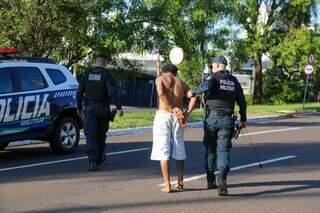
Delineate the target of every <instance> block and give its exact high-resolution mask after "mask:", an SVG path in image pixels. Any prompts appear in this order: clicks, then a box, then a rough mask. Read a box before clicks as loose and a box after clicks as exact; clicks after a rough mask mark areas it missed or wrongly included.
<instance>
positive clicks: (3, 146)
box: [0, 142, 9, 151]
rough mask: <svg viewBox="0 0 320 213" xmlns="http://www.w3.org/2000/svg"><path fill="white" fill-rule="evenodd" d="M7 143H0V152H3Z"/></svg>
mask: <svg viewBox="0 0 320 213" xmlns="http://www.w3.org/2000/svg"><path fill="white" fill-rule="evenodd" d="M8 144H9V142H1V143H0V151H3V150H4V149H5V148H6V147H7V146H8Z"/></svg>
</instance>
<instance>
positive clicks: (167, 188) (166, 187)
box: [161, 186, 171, 193]
mask: <svg viewBox="0 0 320 213" xmlns="http://www.w3.org/2000/svg"><path fill="white" fill-rule="evenodd" d="M161 191H162V192H166V193H170V192H171V189H170V186H169V187H168V186H165V187H163V188H162V189H161Z"/></svg>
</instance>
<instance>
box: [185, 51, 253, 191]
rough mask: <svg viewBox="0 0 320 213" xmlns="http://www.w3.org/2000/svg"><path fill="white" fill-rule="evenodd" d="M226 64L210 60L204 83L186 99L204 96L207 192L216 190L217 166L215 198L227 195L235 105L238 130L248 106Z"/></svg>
mask: <svg viewBox="0 0 320 213" xmlns="http://www.w3.org/2000/svg"><path fill="white" fill-rule="evenodd" d="M226 65H227V60H226V58H225V57H224V56H217V57H215V58H213V60H212V72H211V73H210V75H209V76H208V77H207V79H206V80H205V81H204V82H203V83H202V84H201V85H200V86H199V87H198V88H196V89H194V90H193V91H191V92H190V93H189V94H188V96H189V97H192V96H195V95H199V94H201V93H205V94H206V116H205V120H204V138H203V144H204V146H205V168H206V172H207V182H208V189H213V188H217V185H216V180H215V174H214V172H215V168H216V166H217V167H218V169H219V170H220V176H219V178H218V195H227V194H228V190H227V181H226V179H227V173H228V172H229V170H230V166H229V162H230V149H231V146H232V144H231V139H232V135H233V131H234V127H235V120H236V117H235V116H234V106H235V102H237V104H238V105H239V108H240V116H241V118H240V127H245V126H246V120H247V118H246V108H247V104H246V101H245V97H244V95H243V90H242V88H241V85H240V83H239V82H238V80H237V79H236V78H235V77H234V76H233V75H231V74H230V73H229V71H227V70H226Z"/></svg>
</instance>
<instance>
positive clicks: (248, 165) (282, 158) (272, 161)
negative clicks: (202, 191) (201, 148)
mask: <svg viewBox="0 0 320 213" xmlns="http://www.w3.org/2000/svg"><path fill="white" fill-rule="evenodd" d="M296 157H297V156H295V155H289V156H285V157H281V158H274V159H270V160H265V161H261V162H256V163H250V164H246V165H242V166H236V167H233V168H231V169H230V171H237V170H240V169H245V168H249V167H254V166H259V163H261V164H262V165H265V164H270V163H274V162H277V161H282V160H288V159H291V158H296ZM214 174H216V175H217V174H219V171H217V172H215V173H214ZM206 176H207V175H206V174H202V175H197V176H193V177H189V178H185V179H184V180H183V182H189V181H193V180H198V179H201V178H205V177H206ZM176 183H177V181H173V182H171V184H176ZM158 186H164V183H162V184H159V185H158Z"/></svg>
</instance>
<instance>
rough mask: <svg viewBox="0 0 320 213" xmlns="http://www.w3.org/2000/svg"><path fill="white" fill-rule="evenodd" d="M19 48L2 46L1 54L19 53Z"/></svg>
mask: <svg viewBox="0 0 320 213" xmlns="http://www.w3.org/2000/svg"><path fill="white" fill-rule="evenodd" d="M18 53H19V50H18V49H17V48H0V54H4V55H9V54H18Z"/></svg>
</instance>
